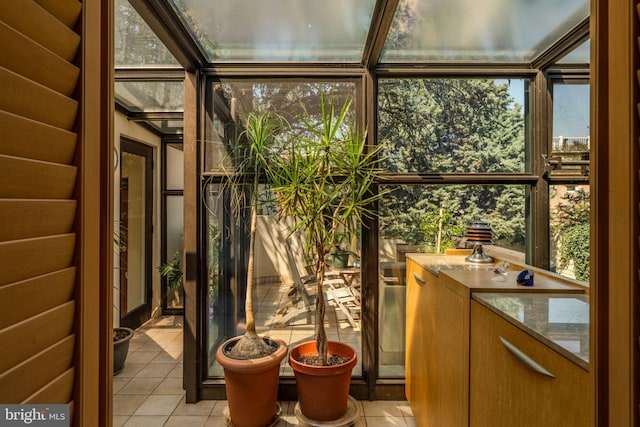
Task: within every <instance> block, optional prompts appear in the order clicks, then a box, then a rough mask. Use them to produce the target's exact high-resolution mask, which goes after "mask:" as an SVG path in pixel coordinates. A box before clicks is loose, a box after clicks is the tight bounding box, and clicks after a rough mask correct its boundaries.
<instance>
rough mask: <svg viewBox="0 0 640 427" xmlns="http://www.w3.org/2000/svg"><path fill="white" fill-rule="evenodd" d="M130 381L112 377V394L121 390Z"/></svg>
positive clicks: (128, 378)
mask: <svg viewBox="0 0 640 427" xmlns="http://www.w3.org/2000/svg"><path fill="white" fill-rule="evenodd" d="M130 380H131V378H130V377H120V376H117V377H113V394H116V393H117V392H119V391H120V390H122V387H124V386H125V385H126V384H127V383H128V382H129V381H130Z"/></svg>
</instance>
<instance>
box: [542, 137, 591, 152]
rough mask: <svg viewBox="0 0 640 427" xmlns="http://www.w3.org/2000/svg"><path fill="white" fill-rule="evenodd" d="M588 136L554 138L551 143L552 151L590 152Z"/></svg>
mask: <svg viewBox="0 0 640 427" xmlns="http://www.w3.org/2000/svg"><path fill="white" fill-rule="evenodd" d="M589 147H590V140H589V137H588V136H562V135H560V136H554V137H553V140H552V143H551V150H552V151H589Z"/></svg>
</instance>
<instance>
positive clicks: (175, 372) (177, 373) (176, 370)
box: [167, 363, 184, 379]
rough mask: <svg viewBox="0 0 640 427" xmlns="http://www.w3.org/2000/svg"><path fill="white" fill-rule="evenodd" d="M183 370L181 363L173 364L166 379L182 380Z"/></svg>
mask: <svg viewBox="0 0 640 427" xmlns="http://www.w3.org/2000/svg"><path fill="white" fill-rule="evenodd" d="M183 370H184V367H183V365H182V363H177V364H175V366H174V367H173V369H172V370H171V372H169V374H168V375H167V377H168V378H180V379H182V374H183Z"/></svg>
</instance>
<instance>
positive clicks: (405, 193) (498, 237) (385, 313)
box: [378, 185, 527, 378]
mask: <svg viewBox="0 0 640 427" xmlns="http://www.w3.org/2000/svg"><path fill="white" fill-rule="evenodd" d="M525 190H526V188H525V186H524V185H429V186H426V185H385V186H382V188H381V191H389V195H388V196H386V197H385V198H384V199H383V200H382V201H381V202H380V212H381V217H380V229H379V250H380V253H379V255H378V259H379V263H380V268H379V271H380V281H379V292H380V293H379V295H380V297H379V303H380V306H379V315H378V316H379V319H380V323H379V324H380V327H379V331H378V337H379V344H380V345H379V349H378V350H379V367H378V369H379V375H380V377H381V378H403V377H404V367H405V366H404V360H405V359H404V356H405V354H404V348H405V342H404V336H405V321H404V319H405V291H406V286H405V275H406V264H405V263H406V253H409V252H426V253H434V254H435V253H444V251H445V250H446V249H448V248H455V247H465V242H464V239H463V235H464V230H465V226H466V225H467V224H469V223H470V222H472V221H474V220H477V219H484V220H487V221H488V222H489V223H490V224H491V227H492V229H493V233H494V237H493V241H494V244H495V245H498V246H500V247H503V248H509V249H512V250H516V251H520V252H522V251H524V248H525V239H526V234H525V212H526V204H527V196H526V191H525Z"/></svg>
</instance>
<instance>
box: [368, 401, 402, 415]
mask: <svg viewBox="0 0 640 427" xmlns="http://www.w3.org/2000/svg"><path fill="white" fill-rule="evenodd" d="M362 409H363V410H364V415H365V416H366V417H402V416H403V415H404V414H403V412H402V410H401V409H400V408H399V403H398V402H396V401H386V400H378V401H373V402H369V401H363V402H362Z"/></svg>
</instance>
